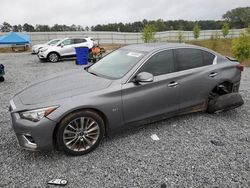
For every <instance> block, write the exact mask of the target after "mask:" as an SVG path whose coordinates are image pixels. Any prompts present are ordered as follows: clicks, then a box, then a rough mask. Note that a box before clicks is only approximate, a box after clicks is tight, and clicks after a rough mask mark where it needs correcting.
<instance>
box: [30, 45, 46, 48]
mask: <svg viewBox="0 0 250 188" xmlns="http://www.w3.org/2000/svg"><path fill="white" fill-rule="evenodd" d="M45 46H47V45H46V44H37V45H34V46H32V48H33V49H38V48H43V47H45Z"/></svg>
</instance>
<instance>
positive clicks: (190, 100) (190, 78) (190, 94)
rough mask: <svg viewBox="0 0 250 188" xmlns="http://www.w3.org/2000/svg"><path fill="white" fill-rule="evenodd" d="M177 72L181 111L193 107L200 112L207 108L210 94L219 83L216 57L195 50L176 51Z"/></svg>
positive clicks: (183, 49)
mask: <svg viewBox="0 0 250 188" xmlns="http://www.w3.org/2000/svg"><path fill="white" fill-rule="evenodd" d="M174 53H175V60H176V61H175V64H176V71H177V72H178V74H179V77H178V81H177V82H178V83H179V87H180V109H181V110H184V111H185V109H186V108H190V107H192V108H193V109H192V110H193V111H196V110H197V111H199V110H200V109H201V108H202V107H204V106H205V103H206V101H207V99H208V94H209V93H210V91H211V88H213V87H214V84H215V83H216V82H217V81H218V79H219V78H218V76H219V72H218V71H217V70H216V65H213V63H214V61H215V55H213V54H211V53H209V52H207V51H203V50H200V49H193V48H180V49H175V50H174Z"/></svg>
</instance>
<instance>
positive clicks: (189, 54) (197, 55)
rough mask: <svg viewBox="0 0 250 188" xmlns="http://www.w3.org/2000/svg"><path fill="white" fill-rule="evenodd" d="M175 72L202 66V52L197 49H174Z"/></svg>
mask: <svg viewBox="0 0 250 188" xmlns="http://www.w3.org/2000/svg"><path fill="white" fill-rule="evenodd" d="M175 52H176V63H177V71H182V70H187V69H192V68H196V67H201V66H203V57H202V52H201V50H199V49H191V48H183V49H176V50H175Z"/></svg>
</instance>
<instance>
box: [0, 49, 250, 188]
mask: <svg viewBox="0 0 250 188" xmlns="http://www.w3.org/2000/svg"><path fill="white" fill-rule="evenodd" d="M0 63H3V64H4V65H5V66H6V72H7V74H6V76H5V78H6V81H5V82H4V83H0V92H1V93H0V133H1V134H0V187H14V186H18V187H35V186H37V187H46V186H48V185H47V182H48V181H49V180H51V179H54V178H65V179H67V180H68V181H69V182H68V185H67V186H66V187H250V118H249V117H250V68H245V72H244V74H243V78H242V84H241V88H240V92H241V93H242V95H243V97H244V100H245V105H244V106H242V107H241V108H238V109H237V110H232V111H229V112H225V113H220V114H217V115H211V114H206V113H196V114H192V115H185V116H181V117H175V118H171V119H168V120H165V121H160V122H157V123H153V124H150V125H147V126H144V127H140V128H135V129H130V130H128V131H125V132H123V133H121V134H117V135H114V136H112V137H109V138H106V139H105V140H104V141H103V142H102V144H101V145H100V147H99V148H97V149H96V150H95V151H94V152H92V153H90V154H88V155H85V156H79V157H70V156H66V155H64V154H63V153H62V152H57V151H52V152H48V153H41V152H31V151H26V150H22V149H20V148H19V146H18V143H17V141H16V138H15V134H14V132H13V130H12V129H11V125H10V118H9V114H8V111H7V106H8V102H9V100H10V98H11V97H12V96H13V94H14V93H16V92H17V91H18V90H20V89H22V88H23V87H24V86H26V85H27V84H29V83H30V82H32V81H33V80H36V79H39V78H42V77H44V76H46V75H50V74H53V73H55V72H60V71H64V70H67V69H76V68H79V67H77V66H76V65H74V61H63V62H60V63H57V64H52V63H47V64H46V63H40V62H39V61H38V59H37V58H36V56H32V55H30V54H27V53H21V54H0ZM152 134H157V135H158V137H159V138H160V140H158V141H154V140H152V139H151V135H152Z"/></svg>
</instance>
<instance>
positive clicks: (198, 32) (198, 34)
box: [193, 23, 201, 39]
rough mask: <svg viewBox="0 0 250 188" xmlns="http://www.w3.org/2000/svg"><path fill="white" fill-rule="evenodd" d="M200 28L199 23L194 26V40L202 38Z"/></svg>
mask: <svg viewBox="0 0 250 188" xmlns="http://www.w3.org/2000/svg"><path fill="white" fill-rule="evenodd" d="M200 30H201V29H200V26H199V24H198V23H196V24H195V25H194V28H193V34H194V38H195V39H198V38H199V37H200Z"/></svg>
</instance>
